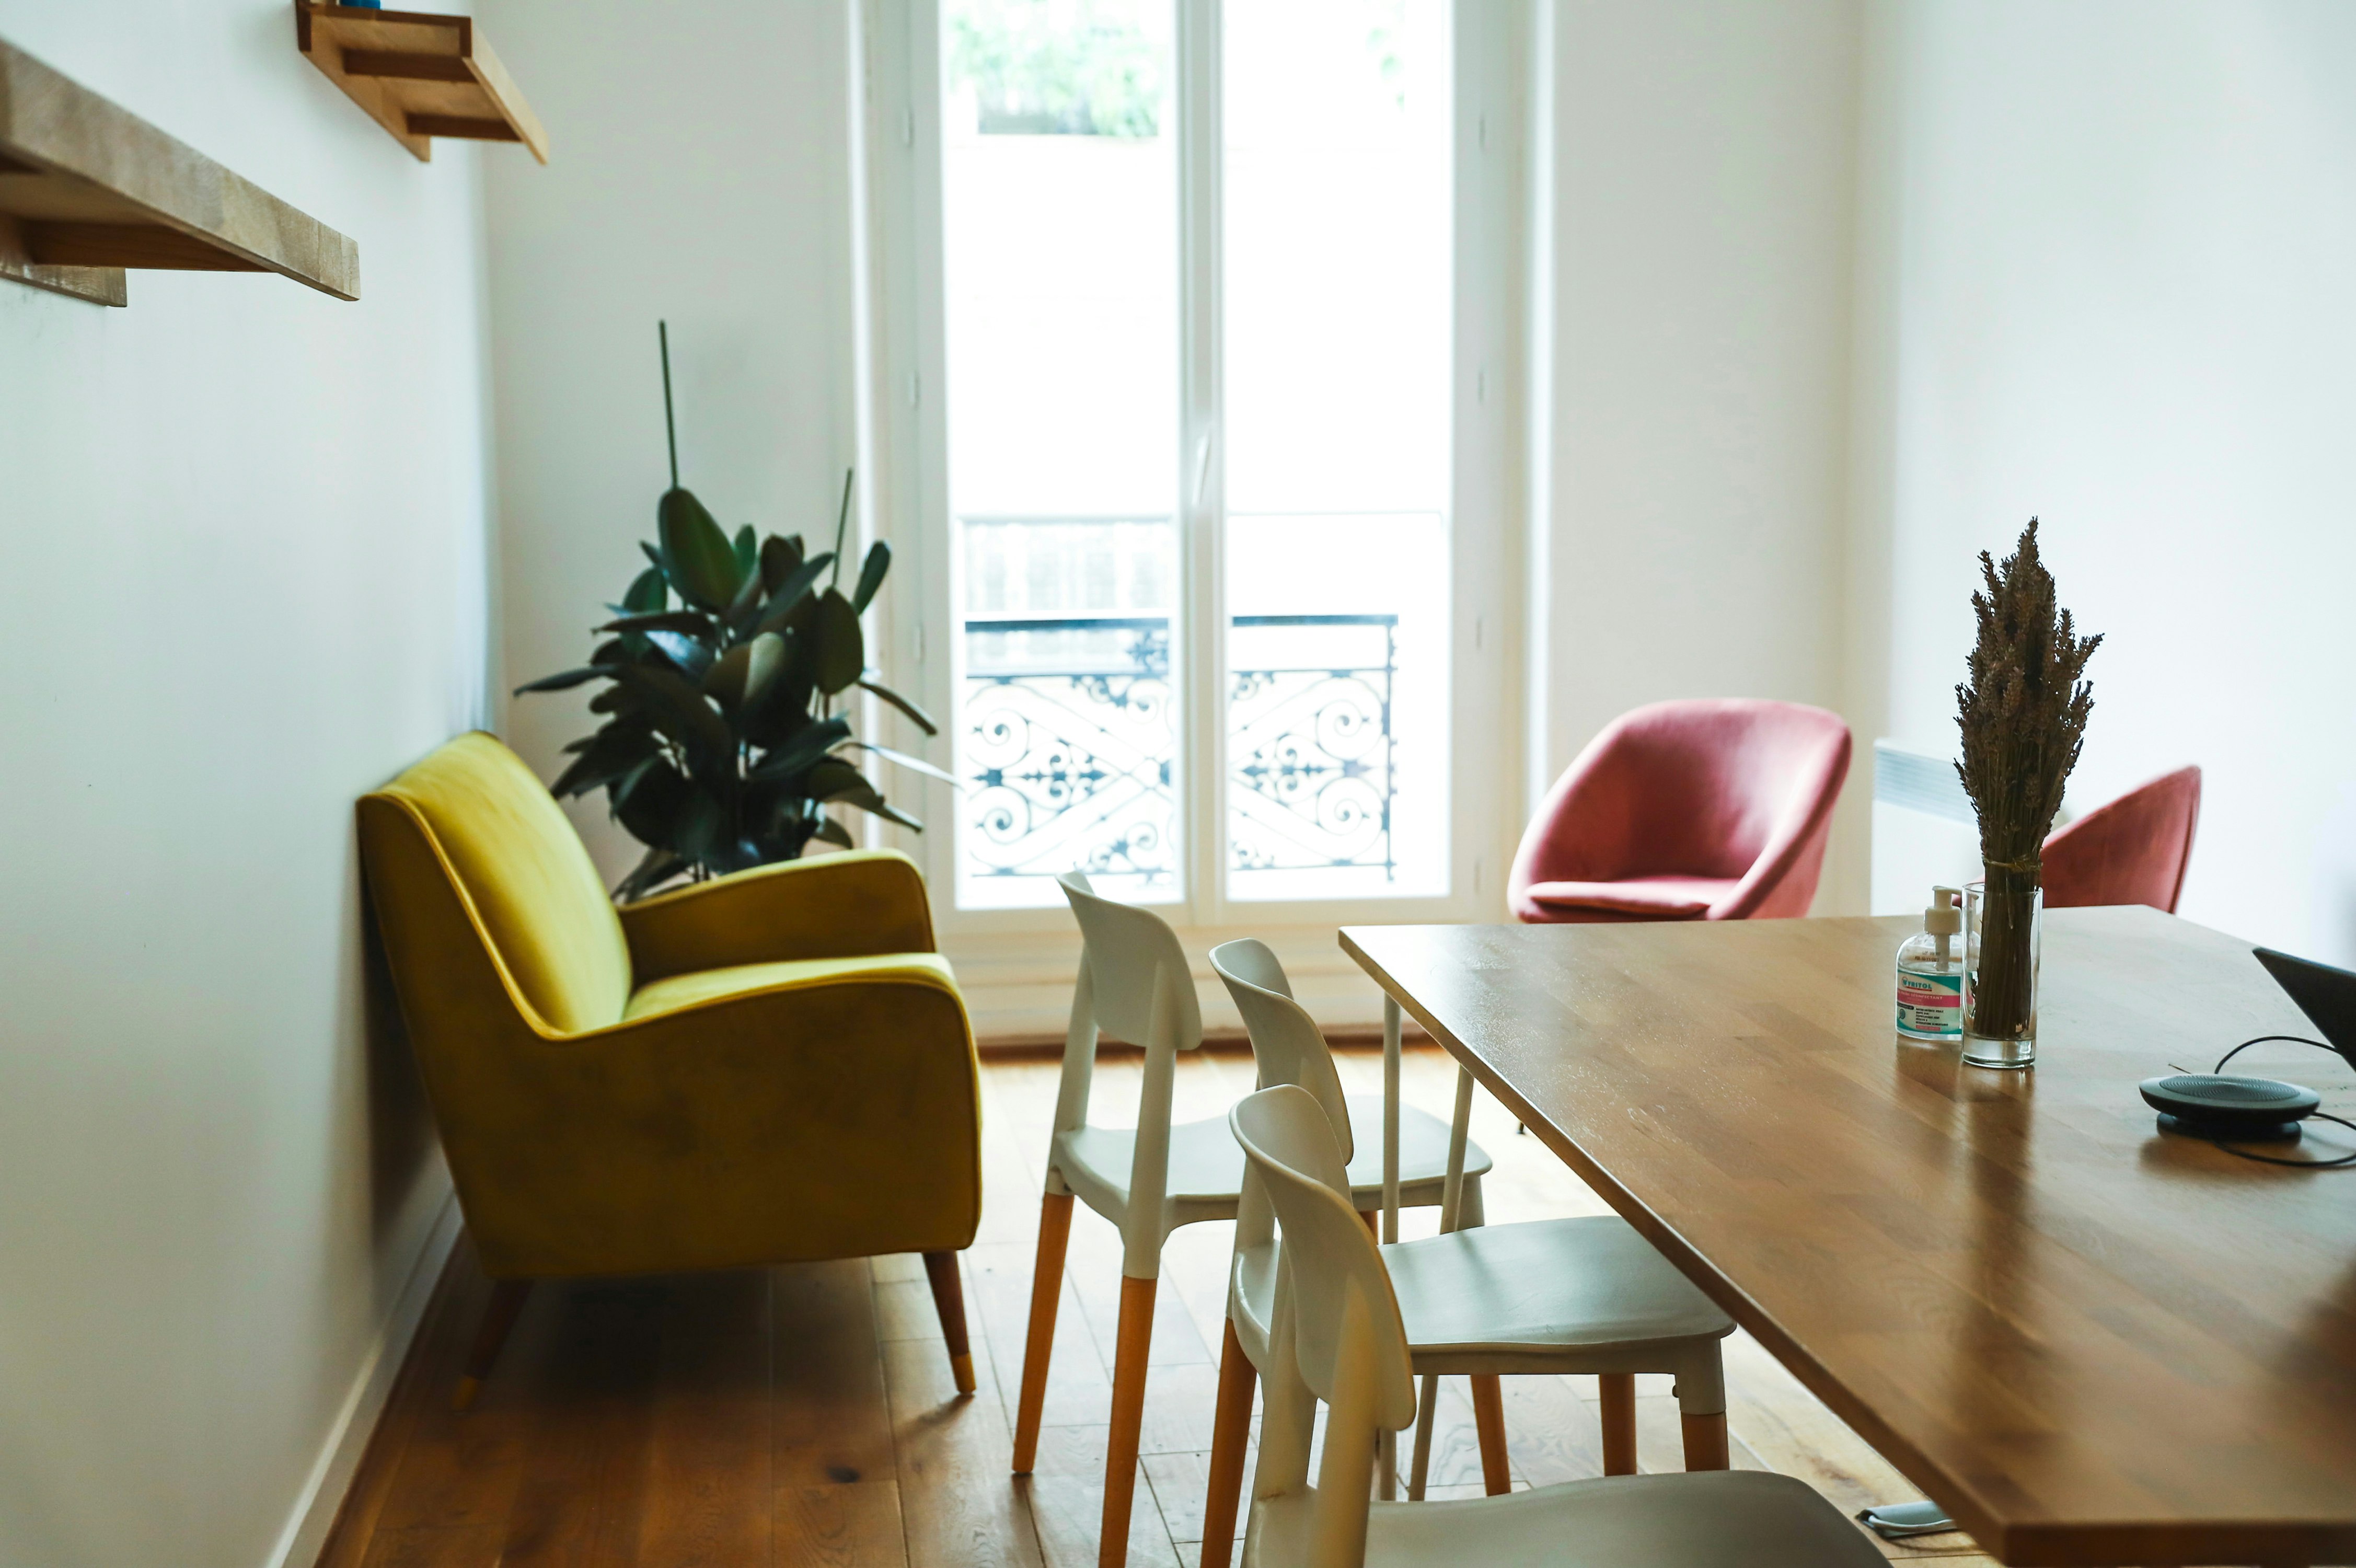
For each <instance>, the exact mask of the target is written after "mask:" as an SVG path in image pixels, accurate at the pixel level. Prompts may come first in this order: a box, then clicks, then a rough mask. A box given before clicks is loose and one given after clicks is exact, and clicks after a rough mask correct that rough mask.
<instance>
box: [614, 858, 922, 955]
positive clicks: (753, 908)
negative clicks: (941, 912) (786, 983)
mask: <svg viewBox="0 0 2356 1568" xmlns="http://www.w3.org/2000/svg"><path fill="white" fill-rule="evenodd" d="M621 913H622V934H623V936H624V937H625V938H626V940H628V942H629V944H630V968H631V971H632V973H633V974H634V976H635V977H636V979H637V983H639V984H640V985H644V984H646V983H648V981H653V980H660V979H662V978H664V977H665V976H666V975H672V974H684V973H686V972H689V971H691V970H699V969H725V968H728V967H730V966H732V965H735V964H742V963H782V962H785V961H789V960H793V959H806V958H858V957H862V956H863V955H866V954H869V953H886V952H931V951H933V950H934V949H933V913H932V906H931V904H930V903H929V902H927V901H926V897H925V878H924V875H923V874H922V873H920V872H918V871H917V869H916V862H915V861H913V860H910V859H909V858H908V857H907V856H906V855H905V854H901V853H899V851H897V850H888V849H871V850H850V851H846V852H845V853H843V854H826V855H820V856H819V857H818V858H816V859H814V860H793V861H787V862H785V863H783V864H781V865H764V866H761V867H759V868H757V869H755V870H753V871H740V872H738V873H736V874H735V875H733V876H723V877H719V878H717V879H715V880H713V881H711V882H699V883H697V884H695V885H694V886H690V887H682V888H680V889H679V890H677V891H676V892H671V893H663V894H658V895H657V896H656V897H652V898H648V899H645V900H642V901H641V902H639V903H636V904H625V905H623V906H622V911H621Z"/></svg>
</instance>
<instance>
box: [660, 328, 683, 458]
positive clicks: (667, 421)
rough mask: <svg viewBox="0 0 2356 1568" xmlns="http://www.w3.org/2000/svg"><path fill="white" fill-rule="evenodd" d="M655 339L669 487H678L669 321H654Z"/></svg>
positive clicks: (677, 451) (677, 443) (677, 448)
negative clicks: (659, 348) (660, 370)
mask: <svg viewBox="0 0 2356 1568" xmlns="http://www.w3.org/2000/svg"><path fill="white" fill-rule="evenodd" d="M655 340H656V341H657V342H658V343H659V344H661V345H662V367H663V439H664V440H665V441H667V442H669V444H670V488H671V489H679V426H678V425H677V424H673V423H672V421H671V416H670V323H669V322H668V321H658V322H656V323H655Z"/></svg>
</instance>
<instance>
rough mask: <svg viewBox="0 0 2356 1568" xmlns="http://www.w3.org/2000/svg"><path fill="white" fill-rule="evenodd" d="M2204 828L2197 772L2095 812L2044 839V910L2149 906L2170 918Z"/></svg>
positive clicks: (2166, 777) (2164, 780)
mask: <svg viewBox="0 0 2356 1568" xmlns="http://www.w3.org/2000/svg"><path fill="white" fill-rule="evenodd" d="M2200 822H2201V769H2199V768H2178V769H2177V770H2176V771H2175V772H2173V773H2165V774H2162V775H2161V776H2160V777H2158V778H2157V779H2153V780H2152V781H2151V782H2150V783H2148V784H2145V785H2142V786H2140V787H2138V788H2136V789H2130V790H2128V791H2127V792H2126V794H2124V795H2122V796H2120V797H2119V798H2118V799H2117V800H2113V801H2111V802H2110V803H2109V804H2107V805H2102V806H2097V807H2095V808H2094V810H2093V811H2089V812H2087V813H2086V814H2085V815H2084V816H2083V817H2080V818H2079V819H2078V820H2077V821H2076V822H2072V823H2071V824H2070V825H2069V826H2068V827H2066V828H2063V829H2062V830H2061V832H2057V833H2055V834H2054V835H2053V836H2052V837H2051V838H2049V839H2047V840H2046V841H2045V852H2044V858H2045V907H2046V908H2049V909H2075V908H2082V907H2083V906H2085V905H2089V904H2148V905H2150V906H2151V907H2152V908H2155V909H2165V910H2167V911H2168V912H2169V914H2171V915H2173V914H2174V913H2176V900H2177V897H2178V896H2179V895H2180V894H2181V893H2182V892H2183V891H2184V868H2185V866H2186V865H2189V864H2190V862H2191V859H2192V830H2193V829H2194V828H2195V827H2197V826H2198V825H2199V824H2200Z"/></svg>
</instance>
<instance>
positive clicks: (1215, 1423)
mask: <svg viewBox="0 0 2356 1568" xmlns="http://www.w3.org/2000/svg"><path fill="white" fill-rule="evenodd" d="M1258 1378H1259V1374H1258V1372H1257V1371H1255V1370H1254V1369H1253V1368H1252V1364H1251V1358H1250V1357H1248V1356H1247V1355H1245V1354H1244V1348H1243V1345H1242V1343H1241V1342H1240V1341H1238V1340H1237V1338H1236V1326H1235V1324H1234V1322H1233V1321H1232V1320H1231V1321H1229V1323H1228V1324H1227V1332H1226V1337H1225V1338H1224V1339H1223V1340H1221V1341H1220V1345H1219V1402H1218V1406H1217V1409H1216V1411H1215V1413H1214V1414H1213V1415H1212V1417H1211V1486H1210V1491H1209V1493H1208V1495H1207V1496H1205V1498H1204V1499H1203V1568H1227V1561H1228V1559H1229V1558H1231V1557H1232V1556H1234V1555H1235V1546H1236V1504H1237V1500H1238V1499H1239V1498H1241V1497H1242V1496H1243V1489H1244V1450H1245V1449H1246V1448H1247V1447H1248V1446H1249V1444H1250V1440H1251V1410H1252V1385H1253V1384H1254V1383H1255V1382H1257V1381H1258Z"/></svg>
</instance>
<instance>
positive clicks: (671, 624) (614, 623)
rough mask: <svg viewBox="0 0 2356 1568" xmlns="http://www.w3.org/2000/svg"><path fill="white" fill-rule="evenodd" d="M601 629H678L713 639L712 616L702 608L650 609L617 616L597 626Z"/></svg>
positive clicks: (699, 636) (691, 635)
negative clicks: (706, 613)
mask: <svg viewBox="0 0 2356 1568" xmlns="http://www.w3.org/2000/svg"><path fill="white" fill-rule="evenodd" d="M597 629H598V630H599V631H677V632H684V633H686V634H687V635H688V636H690V637H698V638H702V639H705V640H706V641H710V640H712V638H713V636H714V634H713V632H712V618H711V617H710V616H708V615H705V614H704V613H703V612H702V611H701V610H648V611H645V612H643V613H636V614H631V615H626V616H621V617H618V618H616V619H613V620H609V621H607V622H606V623H605V625H603V626H601V627H599V628H597Z"/></svg>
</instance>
